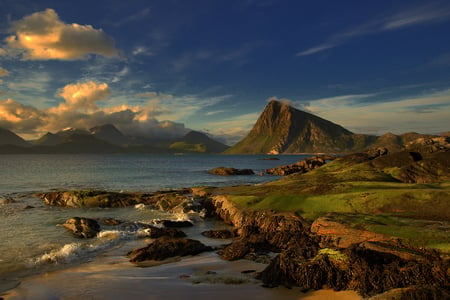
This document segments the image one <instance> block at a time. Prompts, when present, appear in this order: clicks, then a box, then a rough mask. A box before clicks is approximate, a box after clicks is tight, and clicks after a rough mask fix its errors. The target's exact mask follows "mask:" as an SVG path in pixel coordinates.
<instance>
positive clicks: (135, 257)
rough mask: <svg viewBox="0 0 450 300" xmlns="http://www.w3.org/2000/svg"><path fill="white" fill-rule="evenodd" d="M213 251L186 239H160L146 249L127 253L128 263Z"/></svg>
mask: <svg viewBox="0 0 450 300" xmlns="http://www.w3.org/2000/svg"><path fill="white" fill-rule="evenodd" d="M211 250H213V249H212V248H211V247H209V246H205V245H204V244H202V243H201V242H199V241H197V240H192V239H186V238H171V237H160V238H158V239H156V240H154V241H153V242H152V243H151V244H149V245H148V246H146V247H143V248H139V249H135V250H132V251H130V252H128V254H127V255H128V257H129V258H130V262H141V261H145V260H159V261H160V260H164V259H167V258H170V257H176V256H187V255H196V254H199V253H201V252H204V251H211Z"/></svg>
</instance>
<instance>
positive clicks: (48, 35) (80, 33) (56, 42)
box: [6, 8, 118, 60]
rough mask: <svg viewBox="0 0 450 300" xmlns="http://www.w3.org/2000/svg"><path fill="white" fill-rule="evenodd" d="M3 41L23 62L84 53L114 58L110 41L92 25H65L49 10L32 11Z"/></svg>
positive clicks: (77, 55) (68, 56) (19, 21)
mask: <svg viewBox="0 0 450 300" xmlns="http://www.w3.org/2000/svg"><path fill="white" fill-rule="evenodd" d="M11 31H12V32H14V34H13V35H11V36H9V37H7V38H6V42H7V45H8V47H9V50H12V52H13V51H14V50H16V51H17V50H18V51H20V52H21V53H22V57H23V58H24V59H27V60H50V59H58V60H75V59H82V58H84V57H85V56H86V55H88V54H99V55H102V56H106V57H114V56H117V54H118V51H117V49H116V48H115V45H114V40H113V39H112V38H111V37H110V36H108V35H107V34H106V33H105V32H103V30H102V29H95V28H94V27H92V25H79V24H76V23H72V24H66V23H64V22H62V21H61V20H60V19H59V16H58V14H57V13H56V12H55V11H54V10H53V9H50V8H49V9H46V10H45V11H41V12H36V13H33V14H31V15H29V16H26V17H24V18H23V19H21V20H18V21H15V22H14V23H13V25H12V27H11Z"/></svg>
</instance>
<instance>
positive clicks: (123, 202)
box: [38, 189, 202, 213]
mask: <svg viewBox="0 0 450 300" xmlns="http://www.w3.org/2000/svg"><path fill="white" fill-rule="evenodd" d="M190 192H191V190H190V189H181V190H170V191H158V192H154V193H126V192H109V191H95V190H86V191H83V190H81V191H56V192H48V193H41V194H38V196H39V197H40V198H41V199H42V200H43V201H44V203H45V204H47V205H52V206H62V207H127V206H136V205H140V204H143V205H146V206H148V207H149V208H152V209H159V210H164V211H169V212H174V213H186V212H190V211H195V212H200V211H201V209H202V203H201V201H197V199H194V198H193V197H192V196H191V195H190ZM138 207H140V206H138Z"/></svg>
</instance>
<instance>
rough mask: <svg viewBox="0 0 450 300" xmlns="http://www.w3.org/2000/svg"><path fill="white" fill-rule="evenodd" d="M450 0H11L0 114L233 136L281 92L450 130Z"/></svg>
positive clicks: (46, 126)
mask: <svg viewBox="0 0 450 300" xmlns="http://www.w3.org/2000/svg"><path fill="white" fill-rule="evenodd" d="M449 37H450V2H449V1H445V0H443V1H435V0H430V1H414V0H411V1H409V0H404V1H395V0H389V1H385V0H379V1H360V0H358V1H346V0H342V1H334V0H330V1H324V0H317V1H304V0H293V1H291V0H260V1H257V0H155V1H153V0H143V1H140V0H129V1H116V0H108V1H105V0H96V1H85V0H78V1H60V0H58V1H44V0H0V127H2V128H6V129H9V130H12V131H14V132H15V133H17V134H19V135H20V136H22V137H24V138H26V139H33V138H37V137H39V136H41V135H42V134H44V133H46V132H57V131H59V130H62V129H64V128H67V127H76V128H82V129H88V128H91V127H94V126H97V125H102V124H114V125H115V126H116V127H117V128H118V129H120V130H121V131H122V132H124V133H126V134H133V135H142V136H146V135H150V134H151V135H160V136H164V137H172V136H173V137H176V136H180V135H183V134H185V133H186V132H188V131H189V130H191V129H193V130H199V131H203V132H206V133H209V134H210V135H211V136H213V137H215V138H217V139H219V140H221V141H223V142H226V143H227V144H229V145H232V144H233V143H235V142H237V141H238V140H240V139H241V138H243V137H244V136H245V135H246V134H247V133H248V132H249V130H250V129H251V128H252V126H253V125H254V123H255V122H256V120H257V118H258V116H259V115H260V113H261V112H262V111H263V109H264V107H265V106H266V105H267V103H268V101H270V100H272V99H276V100H283V101H289V102H290V103H291V105H292V106H294V107H296V108H298V109H301V110H304V111H307V112H310V113H313V114H315V115H317V116H319V117H322V118H325V119H327V120H330V121H332V122H334V123H337V124H339V125H342V126H344V127H345V128H347V129H349V130H350V131H352V132H355V133H365V134H376V135H381V134H384V133H387V132H392V133H395V134H401V133H405V132H411V131H414V132H419V133H428V134H439V133H442V132H446V131H449V130H450V126H449V125H450V121H449V120H450V38H449Z"/></svg>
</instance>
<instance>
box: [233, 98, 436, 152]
mask: <svg viewBox="0 0 450 300" xmlns="http://www.w3.org/2000/svg"><path fill="white" fill-rule="evenodd" d="M427 137H428V138H429V137H432V136H431V135H423V134H419V133H415V132H411V133H405V134H402V135H395V134H392V133H386V134H384V135H382V136H374V135H366V134H354V133H352V132H350V131H349V130H347V129H345V128H344V127H342V126H340V125H337V124H334V123H332V122H330V121H327V120H325V119H322V118H320V117H317V116H315V115H312V114H310V113H307V112H304V111H300V110H297V109H295V108H293V107H291V106H289V105H287V104H284V103H282V102H278V101H271V102H270V103H269V104H268V105H267V106H266V108H265V109H264V111H263V112H262V114H261V116H260V117H259V118H258V120H257V121H256V124H255V125H254V127H253V129H252V130H251V131H250V133H249V134H248V135H247V136H246V137H245V138H244V139H243V140H241V141H240V142H238V143H237V144H236V145H234V146H233V147H231V148H229V149H228V150H226V151H225V153H230V154H233V153H243V154H245V153H248V154H252V153H255V154H256V153H271V154H276V153H346V152H357V151H363V150H366V149H370V148H379V147H383V148H387V149H388V150H389V151H390V152H396V151H400V150H402V149H404V148H405V145H406V144H407V143H409V142H411V141H413V140H416V139H418V138H427Z"/></svg>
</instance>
